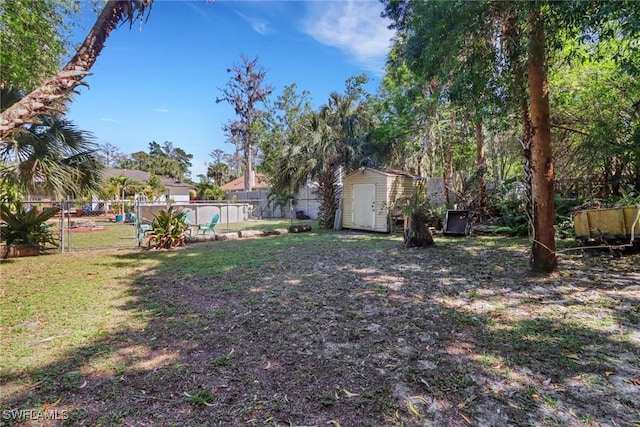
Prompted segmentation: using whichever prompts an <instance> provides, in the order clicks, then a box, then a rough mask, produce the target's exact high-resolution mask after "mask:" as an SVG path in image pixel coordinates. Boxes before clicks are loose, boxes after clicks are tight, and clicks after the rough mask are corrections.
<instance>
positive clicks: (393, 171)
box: [343, 166, 418, 179]
mask: <svg viewBox="0 0 640 427" xmlns="http://www.w3.org/2000/svg"><path fill="white" fill-rule="evenodd" d="M365 171H366V172H374V173H379V174H381V175H386V176H406V177H407V178H413V179H417V178H418V177H417V176H415V175H413V174H411V173H409V172H407V171H403V170H399V169H375V168H369V167H366V166H363V167H361V168H359V169H356V170H354V171H353V172H350V173H348V174H347V175H345V176H344V178H346V177H348V176H350V175H353V174H356V173H362V172H365ZM344 178H343V179H344Z"/></svg>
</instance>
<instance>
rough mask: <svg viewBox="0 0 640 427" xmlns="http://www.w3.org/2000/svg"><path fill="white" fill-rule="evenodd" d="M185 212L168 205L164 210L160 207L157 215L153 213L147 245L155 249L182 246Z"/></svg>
mask: <svg viewBox="0 0 640 427" xmlns="http://www.w3.org/2000/svg"><path fill="white" fill-rule="evenodd" d="M185 219H186V214H185V212H183V211H176V210H174V209H173V206H170V207H169V208H168V209H167V210H166V211H165V210H163V209H160V212H158V214H157V215H153V222H152V223H151V228H152V229H151V231H150V232H149V233H148V234H147V235H148V236H149V243H148V246H149V247H150V248H151V247H155V248H156V249H171V248H173V247H175V246H184V234H185V231H186V230H187V228H188V225H187V223H186V220H185Z"/></svg>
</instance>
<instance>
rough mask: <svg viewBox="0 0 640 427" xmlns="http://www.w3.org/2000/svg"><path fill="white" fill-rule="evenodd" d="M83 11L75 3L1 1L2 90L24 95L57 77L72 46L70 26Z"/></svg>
mask: <svg viewBox="0 0 640 427" xmlns="http://www.w3.org/2000/svg"><path fill="white" fill-rule="evenodd" d="M79 9H80V3H79V2H76V1H73V0H29V1H24V0H3V1H2V2H0V46H2V48H1V49H0V68H1V70H2V72H0V88H5V89H8V88H13V89H14V90H17V91H19V92H20V93H21V94H22V95H24V94H25V93H26V92H29V91H31V90H33V89H35V88H36V87H38V86H39V85H40V84H41V83H42V82H43V81H44V80H45V79H46V78H48V77H50V76H51V75H53V74H55V72H56V71H58V68H59V66H60V62H61V59H62V57H63V56H65V55H66V54H67V53H68V52H69V49H70V47H71V43H70V41H69V40H70V39H71V25H70V23H71V22H72V20H73V19H74V18H75V17H76V16H77V13H78V12H79ZM45 46H46V49H44V48H43V47H45Z"/></svg>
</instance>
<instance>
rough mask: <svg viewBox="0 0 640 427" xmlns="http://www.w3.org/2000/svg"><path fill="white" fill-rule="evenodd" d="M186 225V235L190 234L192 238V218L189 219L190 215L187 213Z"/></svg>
mask: <svg viewBox="0 0 640 427" xmlns="http://www.w3.org/2000/svg"><path fill="white" fill-rule="evenodd" d="M183 218H184V225H186V226H187V228H185V229H184V232H185V234H188V235H189V236H191V227H193V224H192V223H191V218H189V215H187V214H186V213H184V216H183Z"/></svg>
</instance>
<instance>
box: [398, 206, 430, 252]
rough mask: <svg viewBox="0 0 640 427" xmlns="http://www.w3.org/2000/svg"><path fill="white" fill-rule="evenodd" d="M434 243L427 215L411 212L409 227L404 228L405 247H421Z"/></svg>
mask: <svg viewBox="0 0 640 427" xmlns="http://www.w3.org/2000/svg"><path fill="white" fill-rule="evenodd" d="M434 244H435V242H434V241H433V235H432V234H431V230H429V227H427V218H426V217H425V215H424V214H422V213H419V212H413V213H411V214H409V219H408V221H407V228H406V229H405V230H404V247H405V248H421V247H424V246H432V245H434Z"/></svg>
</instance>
